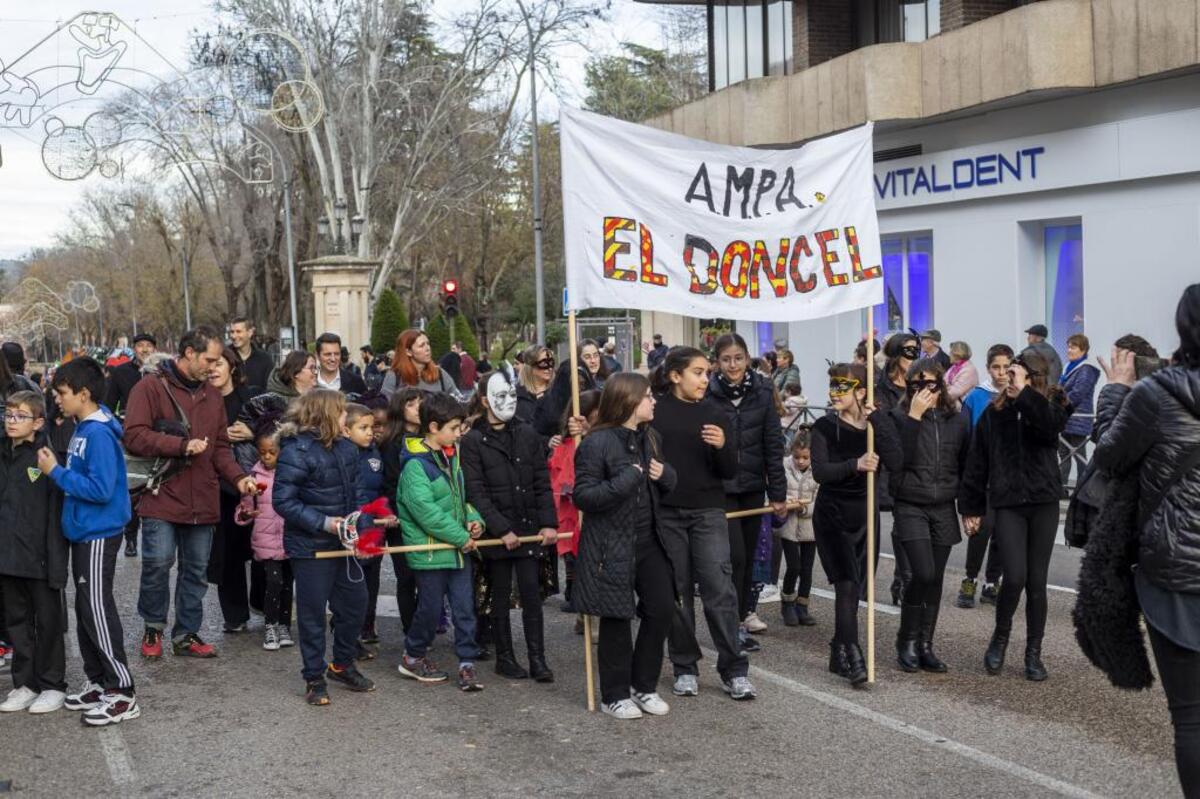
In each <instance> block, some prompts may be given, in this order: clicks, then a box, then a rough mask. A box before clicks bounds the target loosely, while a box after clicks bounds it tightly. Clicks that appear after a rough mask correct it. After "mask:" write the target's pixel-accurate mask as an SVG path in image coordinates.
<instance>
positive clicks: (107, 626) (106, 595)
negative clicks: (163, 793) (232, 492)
mask: <svg viewBox="0 0 1200 799" xmlns="http://www.w3.org/2000/svg"><path fill="white" fill-rule="evenodd" d="M51 385H52V387H53V389H54V393H55V394H56V395H57V397H58V405H59V408H60V409H61V410H62V412H63V414H64V415H66V416H69V417H71V418H73V419H74V420H75V422H76V424H77V426H76V428H75V435H73V436H72V437H71V443H70V444H69V445H68V447H67V465H66V466H61V465H59V463H58V458H57V457H55V455H54V452H53V451H51V450H50V449H49V448H48V447H43V448H42V449H40V450H39V451H38V468H39V469H41V470H42V472H43V473H44V474H46V475H48V476H49V477H50V479H51V480H53V481H54V483H55V485H57V486H58V487H59V488H60V489H62V492H63V494H64V495H65V496H66V498H65V500H64V501H63V511H62V529H63V535H64V536H66V538H67V540H68V541H70V543H71V577H72V579H73V580H74V581H75V628H76V632H77V633H78V636H79V652H80V654H81V655H82V656H83V668H84V671H85V672H86V673H87V682H86V683H85V684H84V686H83V688H82V689H81V690H80V691H79V692H77V693H73V694H70V695H68V696H67V699H66V702H65V707H67V708H68V709H69V710H82V711H85V712H84V714H83V723H84V724H87V725H90V726H93V727H103V726H106V725H109V724H117V723H119V722H122V721H125V720H126V719H136V718H137V717H138V716H140V715H141V713H142V711H141V708H140V707H138V703H137V699H136V698H135V697H134V686H133V677H132V675H130V673H129V663H128V661H127V660H126V659H125V644H124V641H125V634H124V631H123V630H122V629H121V618H120V616H119V615H118V614H117V605H116V603H115V602H114V601H113V594H112V588H113V573H114V571H115V570H116V567H117V554H118V553H119V552H120V550H121V540H122V535H121V534H122V531H123V530H124V529H125V524H126V522H128V521H129V518H130V507H129V489H128V487H127V483H126V479H125V459H124V455H123V454H122V451H121V443H120V442H121V425H120V423H119V422H118V421H117V420H116V418H115V417H114V416H113V415H112V414H111V413H110V412H109V410H108V409H107V408H105V407H104V406H102V405H100V404H98V403H97V400H96V398H98V397H102V396H103V395H104V372H103V370H102V369H101V368H100V364H98V363H96V362H95V361H94V360H92V359H91V358H77V359H76V360H73V361H69V362H68V363H65V364H63V365H62V366H61V367H59V369H58V371H57V372H55V373H54V379H53V381H52V384H51Z"/></svg>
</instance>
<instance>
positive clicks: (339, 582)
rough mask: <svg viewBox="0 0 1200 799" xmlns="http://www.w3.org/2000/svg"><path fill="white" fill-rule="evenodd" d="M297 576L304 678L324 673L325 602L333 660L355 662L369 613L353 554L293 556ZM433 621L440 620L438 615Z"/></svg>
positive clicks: (360, 569)
mask: <svg viewBox="0 0 1200 799" xmlns="http://www.w3.org/2000/svg"><path fill="white" fill-rule="evenodd" d="M290 563H291V564H292V576H293V577H295V578H296V588H295V591H296V632H297V634H298V635H299V637H300V657H301V659H302V660H303V661H304V667H303V668H302V669H301V670H300V674H301V676H303V677H304V679H305V681H306V682H307V681H311V680H317V679H320V678H321V677H322V676H323V675H324V674H325V606H326V605H328V606H329V611H330V612H331V613H332V614H333V662H334V663H336V664H337V665H338V666H352V665H354V656H355V655H356V654H358V634H359V632H360V631H361V630H362V625H363V619H364V618H365V617H366V615H367V581H366V580H365V579H363V572H362V568H361V567H360V566H359V565H358V561H356V560H354V559H353V558H330V559H329V560H317V559H316V558H292V559H291V561H290ZM434 624H437V621H436V619H435V620H434Z"/></svg>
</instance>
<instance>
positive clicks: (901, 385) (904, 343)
mask: <svg viewBox="0 0 1200 799" xmlns="http://www.w3.org/2000/svg"><path fill="white" fill-rule="evenodd" d="M863 351H864V353H865V352H866V350H865V348H864V350H863ZM883 355H884V357H885V358H886V359H887V360H886V361H884V365H883V375H884V379H883V380H881V381H880V382H879V383H878V384H877V385H876V387H875V406H876V407H877V408H879V410H881V411H883V412H884V413H887V414H890V413H891V412H892V411H893V410H895V409H896V408H898V407H899V406H900V403H901V402H903V400H904V398H905V397H906V396H907V391H908V388H907V383H908V370H909V369H910V368H911V367H912V365H913V363H914V362H916V360H917V358H919V357H921V347H920V343H919V342H918V340H917V337H916V336H913V335H909V334H908V333H898V334H896V335H894V336H892V337H891V338H889V339H888V340H887V342H885V344H884V347H883ZM890 479H891V475H889V474H888V471H887V469H886V468H883V469H880V470H879V474H878V475H877V476H876V479H875V488H876V490H877V491H878V494H877V497H878V499H879V509H880V510H881V511H887V512H891V510H892V494H891V491H890V490H889V489H888V484H889V481H890ZM895 521H896V520H895V518H894V517H893V519H892V554H893V555H894V556H895V558H896V568H895V573H894V574H893V576H892V587H891V593H892V604H893V605H899V604H900V602H901V599H902V597H903V596H904V591H905V588H906V587H907V585H908V583H909V581H910V580H911V579H912V566H911V565H910V564H909V562H908V552H907V551H906V550H905V549H904V547H902V546H901V545H900V539H899V538H898V537H897V536H896V524H895Z"/></svg>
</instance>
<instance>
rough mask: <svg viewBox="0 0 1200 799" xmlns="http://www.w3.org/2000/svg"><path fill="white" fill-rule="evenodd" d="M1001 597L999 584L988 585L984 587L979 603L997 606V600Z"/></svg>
mask: <svg viewBox="0 0 1200 799" xmlns="http://www.w3.org/2000/svg"><path fill="white" fill-rule="evenodd" d="M999 596H1000V584H999V583H988V584H987V585H985V586H984V587H983V590H982V591H980V592H979V601H980V602H981V603H982V602H986V603H988V604H989V605H994V604H996V599H997V597H999Z"/></svg>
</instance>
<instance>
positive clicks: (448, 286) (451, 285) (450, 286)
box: [442, 280, 458, 294]
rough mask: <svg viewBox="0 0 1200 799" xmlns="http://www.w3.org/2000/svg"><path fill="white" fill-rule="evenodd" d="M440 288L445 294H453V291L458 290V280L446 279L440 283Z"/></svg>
mask: <svg viewBox="0 0 1200 799" xmlns="http://www.w3.org/2000/svg"><path fill="white" fill-rule="evenodd" d="M442 290H443V291H444V292H446V293H447V294H453V293H454V292H456V291H458V281H456V280H447V281H446V282H445V283H443V284H442Z"/></svg>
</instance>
